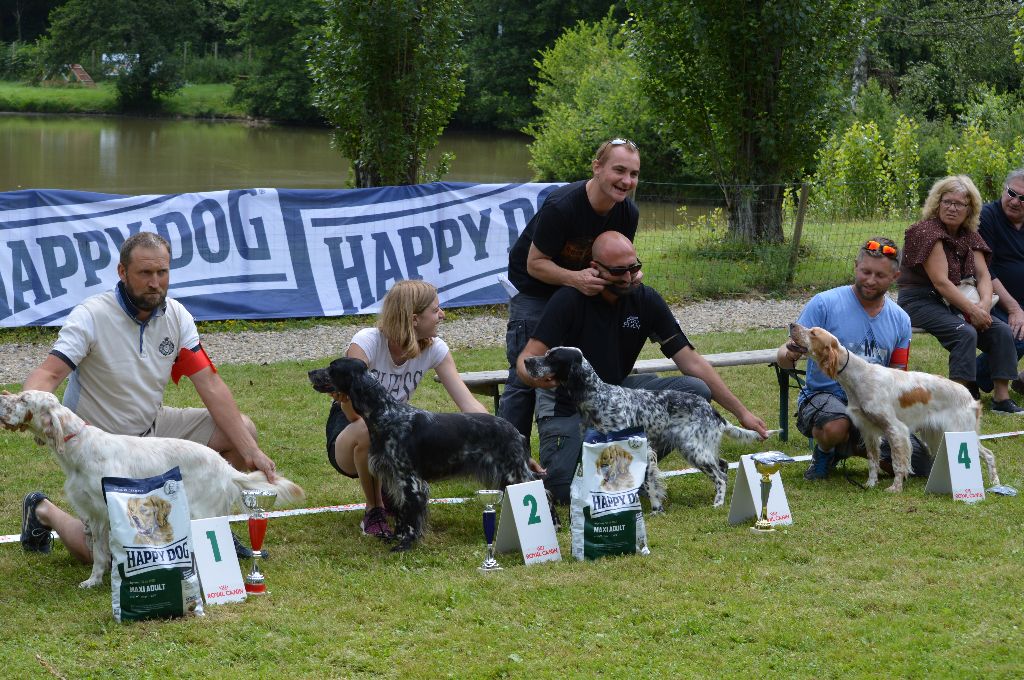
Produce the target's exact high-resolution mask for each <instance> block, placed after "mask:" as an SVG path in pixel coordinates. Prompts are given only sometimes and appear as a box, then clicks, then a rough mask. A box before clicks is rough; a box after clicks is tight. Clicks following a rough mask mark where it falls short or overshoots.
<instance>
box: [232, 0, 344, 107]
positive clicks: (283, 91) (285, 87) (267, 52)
mask: <svg viewBox="0 0 1024 680" xmlns="http://www.w3.org/2000/svg"><path fill="white" fill-rule="evenodd" d="M323 16H324V12H323V6H322V3H321V2H320V1H319V0H245V2H244V4H243V6H242V10H241V16H240V17H239V20H238V24H237V26H238V32H239V40H238V43H239V45H240V46H241V47H243V48H245V49H246V50H248V51H249V54H250V55H251V56H252V59H253V62H254V63H253V67H252V70H251V72H250V73H249V77H248V78H246V79H245V80H244V81H242V82H240V83H239V84H238V85H236V86H235V92H234V94H233V98H234V99H235V100H236V101H238V102H240V103H242V104H243V105H244V106H245V109H246V112H247V113H248V114H249V115H251V116H257V117H260V118H273V119H275V120H288V121H299V122H313V121H319V120H321V118H320V113H319V111H317V110H316V108H315V107H314V106H313V92H312V91H313V81H312V79H311V77H310V74H309V67H308V66H307V64H306V58H307V52H306V45H307V43H308V42H309V41H310V38H312V37H313V35H315V33H316V31H317V27H318V26H320V23H321V22H322V21H323Z"/></svg>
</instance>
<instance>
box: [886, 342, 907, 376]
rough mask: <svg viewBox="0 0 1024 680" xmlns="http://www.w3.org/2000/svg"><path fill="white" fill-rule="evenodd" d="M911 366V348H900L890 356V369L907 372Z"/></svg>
mask: <svg viewBox="0 0 1024 680" xmlns="http://www.w3.org/2000/svg"><path fill="white" fill-rule="evenodd" d="M908 366H910V347H909V346H907V347H898V348H896V349H894V350H893V351H892V354H891V355H890V356H889V368H896V369H901V370H904V371H905V370H907V367H908Z"/></svg>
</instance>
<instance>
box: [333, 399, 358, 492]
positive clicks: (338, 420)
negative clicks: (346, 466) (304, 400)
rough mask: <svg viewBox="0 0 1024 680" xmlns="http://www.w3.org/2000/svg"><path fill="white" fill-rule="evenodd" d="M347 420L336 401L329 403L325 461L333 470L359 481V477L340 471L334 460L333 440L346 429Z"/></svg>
mask: <svg viewBox="0 0 1024 680" xmlns="http://www.w3.org/2000/svg"><path fill="white" fill-rule="evenodd" d="M348 424H349V419H348V417H347V416H346V415H345V412H344V411H342V410H341V406H340V405H339V404H338V402H336V401H331V411H330V413H328V414H327V461H328V462H329V463H330V464H331V465H333V466H334V469H335V470H337V471H338V472H340V473H341V474H343V475H345V476H346V477H350V478H352V479H359V475H350V474H349V473H347V472H345V471H344V470H342V469H341V467H340V466H339V465H338V461H337V460H335V458H334V440H335V439H337V438H338V435H339V434H341V431H342V430H344V429H345V428H346V427H348Z"/></svg>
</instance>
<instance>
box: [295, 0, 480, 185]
mask: <svg viewBox="0 0 1024 680" xmlns="http://www.w3.org/2000/svg"><path fill="white" fill-rule="evenodd" d="M325 5H326V21H325V23H324V25H323V28H322V33H321V35H319V36H317V38H316V40H315V41H314V43H313V50H312V58H311V61H310V69H311V73H312V75H313V85H314V94H313V103H314V104H315V105H316V107H317V108H318V109H320V112H321V113H323V115H324V117H325V118H327V120H328V121H330V123H331V124H332V125H333V126H334V127H335V130H334V140H335V144H336V146H337V147H338V149H340V150H341V152H342V153H343V154H345V156H346V157H347V158H350V159H352V169H353V175H354V176H355V185H356V186H357V187H371V186H381V185H385V184H415V183H416V182H417V181H419V180H420V178H421V177H422V176H423V164H424V163H425V162H426V155H427V152H428V151H429V150H430V149H432V148H433V147H434V146H436V145H437V140H438V138H439V137H440V135H441V133H442V132H443V131H444V128H445V125H447V123H448V119H449V118H450V117H451V115H452V112H453V111H454V110H455V108H456V106H458V102H459V98H460V97H461V96H462V92H463V85H462V81H461V80H460V79H459V75H460V74H461V72H462V66H463V65H462V61H461V52H460V50H459V46H458V45H459V38H460V27H461V25H462V23H463V10H462V5H461V4H460V0H368V1H366V2H352V1H351V0H326V2H325Z"/></svg>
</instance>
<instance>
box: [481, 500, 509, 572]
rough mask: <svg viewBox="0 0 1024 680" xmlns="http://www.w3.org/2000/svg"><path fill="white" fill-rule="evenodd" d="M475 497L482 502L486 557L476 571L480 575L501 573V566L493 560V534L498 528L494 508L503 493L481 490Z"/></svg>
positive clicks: (496, 513) (496, 512) (496, 514)
mask: <svg viewBox="0 0 1024 680" xmlns="http://www.w3.org/2000/svg"><path fill="white" fill-rule="evenodd" d="M476 495H477V498H479V499H481V500H482V501H483V502H484V539H485V540H486V541H487V556H486V557H485V558H484V563H483V564H481V565H480V566H479V567H478V569H479V570H480V573H482V574H489V573H491V572H492V571H501V565H500V564H498V560H496V559H494V534H495V529H496V528H497V526H498V521H497V519H498V511H497V510H495V509H494V506H495V504H497V503H500V502H501V499H502V497H503V496H504V495H505V492H504V490H502V489H481V490H480V491H477V492H476Z"/></svg>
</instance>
